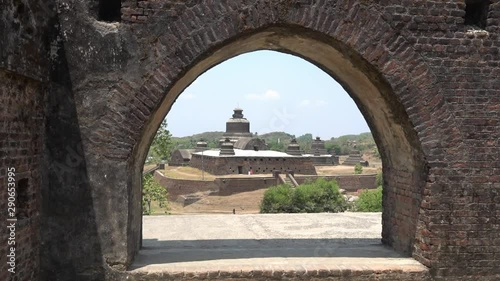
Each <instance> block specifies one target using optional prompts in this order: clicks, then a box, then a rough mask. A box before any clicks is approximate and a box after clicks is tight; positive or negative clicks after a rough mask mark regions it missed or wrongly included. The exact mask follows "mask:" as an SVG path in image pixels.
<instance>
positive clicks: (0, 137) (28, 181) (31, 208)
mask: <svg viewBox="0 0 500 281" xmlns="http://www.w3.org/2000/svg"><path fill="white" fill-rule="evenodd" d="M0 81H1V82H0V93H1V94H0V104H4V105H8V106H6V107H2V108H1V109H0V186H1V188H0V192H1V194H0V221H2V227H1V228H0V243H1V246H0V247H1V251H0V253H1V255H0V280H19V281H31V280H36V278H38V268H39V246H40V237H39V232H40V205H41V201H40V200H41V188H40V187H41V185H42V173H43V171H42V167H43V166H42V163H41V162H42V160H43V156H42V152H43V137H44V124H45V118H44V89H43V88H42V86H41V83H40V82H38V81H35V80H32V79H30V78H26V77H23V76H19V75H17V74H14V73H10V72H6V71H3V70H0ZM11 168H14V169H15V176H14V178H15V184H16V192H17V199H16V201H15V204H16V206H15V207H16V211H17V219H18V221H17V222H16V224H15V245H11V246H9V245H8V242H7V241H8V238H9V237H11V236H10V231H8V229H7V228H6V225H5V224H6V223H10V222H6V219H7V218H8V212H7V207H8V206H7V203H8V194H7V188H8V175H9V173H8V171H9V169H11ZM10 247H15V257H16V261H15V267H16V268H15V274H10V273H9V272H8V271H7V269H8V268H10V266H8V265H7V261H8V260H7V254H8V253H10V249H9V248H10ZM7 250H9V251H7ZM11 278H12V279H11Z"/></svg>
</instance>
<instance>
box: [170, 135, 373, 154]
mask: <svg viewBox="0 0 500 281" xmlns="http://www.w3.org/2000/svg"><path fill="white" fill-rule="evenodd" d="M223 134H224V132H204V133H200V134H195V135H192V136H187V137H181V138H179V137H172V142H173V149H178V148H195V147H196V143H197V142H198V141H200V140H202V139H203V140H204V141H206V142H207V144H208V146H209V147H210V148H216V147H217V146H218V144H219V140H220V139H221V138H222V135H223ZM256 137H259V138H261V139H263V140H265V141H266V143H267V144H268V145H269V147H270V148H271V149H272V150H276V151H286V148H287V146H288V144H289V143H290V141H291V140H292V138H293V135H291V134H288V133H285V132H271V133H267V134H262V135H257V136H256ZM296 138H297V142H298V144H299V145H300V147H301V148H302V150H304V151H306V152H310V149H311V144H312V142H313V139H314V138H313V135H312V134H304V135H302V136H296ZM325 147H326V149H327V150H328V152H332V150H334V151H335V153H336V154H337V155H347V154H349V153H350V152H351V150H353V149H356V150H360V151H361V152H362V153H365V154H373V155H374V156H376V157H378V150H377V146H376V145H375V141H374V140H373V136H372V134H371V133H369V132H367V133H361V134H359V135H345V136H340V137H338V138H331V139H329V140H325ZM354 147H355V148H354Z"/></svg>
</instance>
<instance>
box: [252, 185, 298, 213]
mask: <svg viewBox="0 0 500 281" xmlns="http://www.w3.org/2000/svg"><path fill="white" fill-rule="evenodd" d="M292 193H293V189H292V187H291V186H289V185H287V184H282V185H278V186H273V187H271V188H269V189H268V190H266V192H265V193H264V198H263V199H262V202H261V203H260V212H261V213H289V212H290V209H289V208H290V206H291V205H292Z"/></svg>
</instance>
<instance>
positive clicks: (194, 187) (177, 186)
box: [154, 171, 219, 201]
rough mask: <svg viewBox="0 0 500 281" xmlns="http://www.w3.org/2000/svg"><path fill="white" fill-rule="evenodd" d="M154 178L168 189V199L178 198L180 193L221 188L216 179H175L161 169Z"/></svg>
mask: <svg viewBox="0 0 500 281" xmlns="http://www.w3.org/2000/svg"><path fill="white" fill-rule="evenodd" d="M154 178H155V180H156V181H157V182H159V183H160V185H161V186H164V187H166V188H167V190H168V200H170V201H174V200H177V197H179V196H180V195H186V194H191V193H196V192H203V191H217V190H218V189H219V188H218V187H217V185H216V184H215V183H214V181H202V180H186V179H173V178H169V177H167V176H165V175H164V174H162V173H161V172H160V171H156V172H155V174H154Z"/></svg>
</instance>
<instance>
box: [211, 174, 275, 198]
mask: <svg viewBox="0 0 500 281" xmlns="http://www.w3.org/2000/svg"><path fill="white" fill-rule="evenodd" d="M215 184H216V185H217V186H218V187H219V195H222V196H228V195H231V194H235V193H240V192H248V191H254V190H258V189H263V188H268V187H271V186H273V185H276V179H275V178H273V177H251V176H250V177H246V178H217V179H216V180H215Z"/></svg>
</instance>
